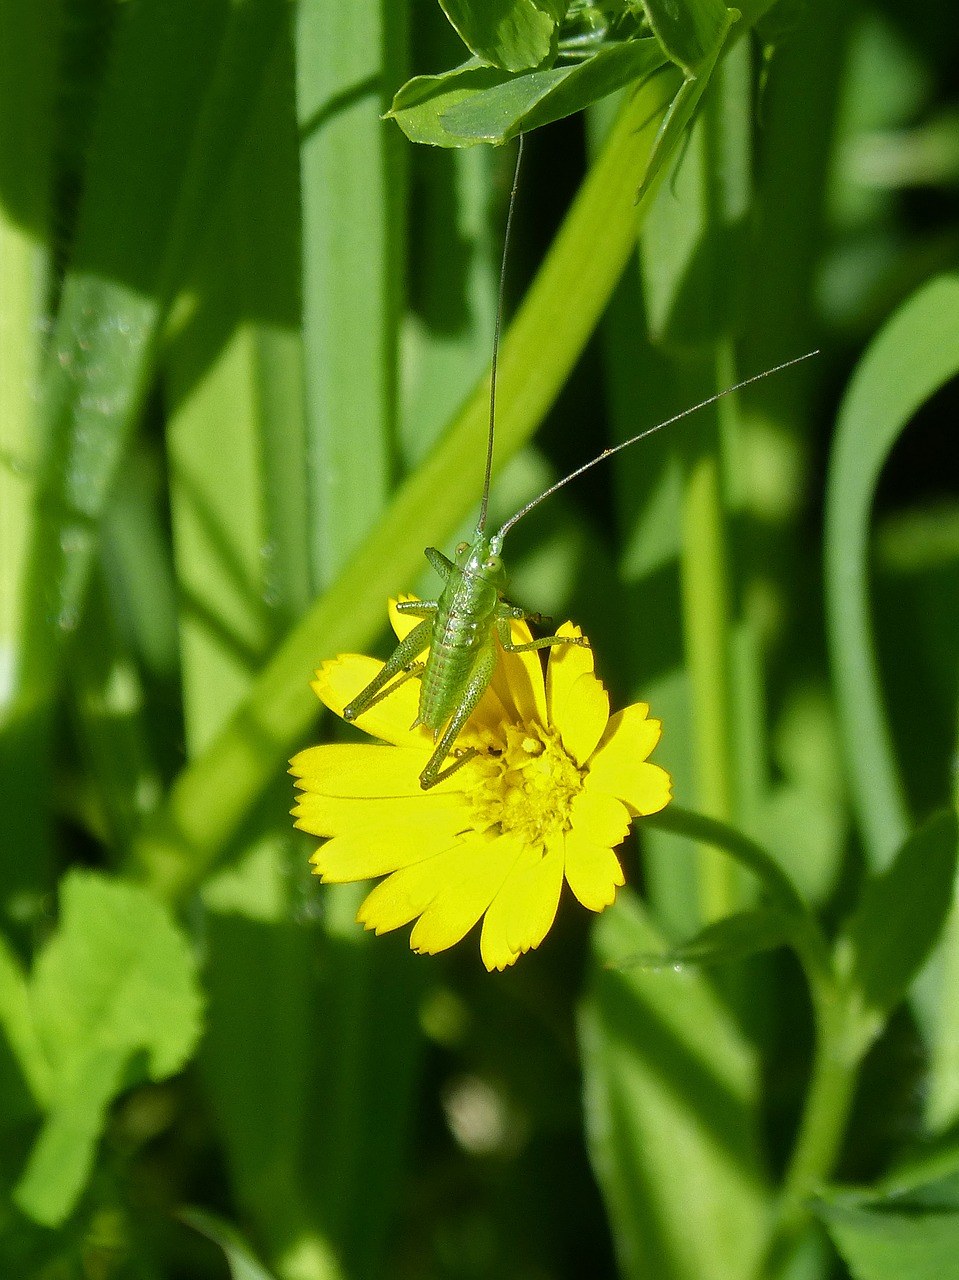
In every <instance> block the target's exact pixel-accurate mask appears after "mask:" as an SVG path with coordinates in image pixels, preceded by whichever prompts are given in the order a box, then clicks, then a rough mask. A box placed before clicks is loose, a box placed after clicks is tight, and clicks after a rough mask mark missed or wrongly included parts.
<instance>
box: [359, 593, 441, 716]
mask: <svg viewBox="0 0 959 1280" xmlns="http://www.w3.org/2000/svg"><path fill="white" fill-rule="evenodd" d="M432 628H433V623H432V619H430V618H424V619H423V621H422V622H420V623H417V625H416V626H415V627H414V628H413V630H412V631H411V632H410V634H409V635H408V636H407V637H406V639H405V640H401V641H400V643H399V644H398V645H397V646H396V648H395V649H394V650H393V652H392V653H391V654H390V656H389V658H388V659H387V660H386V662H385V663H384V664H383V669H382V671H380V672H379V674H378V675H376V676H375V677H374V678H373V679H372V680H371V681H370V683H369V684H368V685H367V686H366V688H365V689H361V690H360V692H359V693H358V694H357V695H356V697H355V698H354V699H353V700H352V701H351V702H348V703H347V704H346V706H345V707H344V708H343V719H344V720H355V719H356V717H357V716H361V715H362V714H363V712H364V711H368V710H369V709H370V707H374V706H376V704H377V703H378V702H381V701H382V700H383V699H384V698H386V697H388V696H389V695H390V694H391V693H393V692H395V690H396V689H398V688H399V687H400V685H402V684H405V683H406V681H407V680H409V679H410V678H411V677H412V676H414V675H416V674H417V671H418V670H422V666H423V664H422V663H417V661H416V659H417V658H418V657H419V656H420V654H421V653H422V652H423V650H424V649H425V648H426V647H427V645H428V644H429V642H430V633H431V631H432ZM397 676H398V677H399V679H398V680H397V678H396V677H397ZM387 686H388V687H387Z"/></svg>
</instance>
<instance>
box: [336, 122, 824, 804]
mask: <svg viewBox="0 0 959 1280" xmlns="http://www.w3.org/2000/svg"><path fill="white" fill-rule="evenodd" d="M519 142H520V147H519V151H518V153H517V158H516V172H515V175H514V178H513V189H512V193H511V195H510V204H509V213H508V215H507V219H506V235H505V239H504V249H503V265H502V268H501V271H500V294H499V306H498V308H497V320H496V329H495V331H494V335H493V361H492V369H491V375H490V416H489V434H488V437H487V449H486V477H485V480H484V483H483V496H482V503H481V506H480V514H479V520H478V521H477V525H476V532H475V533H474V535H473V541H472V542H471V543H469V542H462V543H460V545H459V546H458V547H457V548H456V560H455V563H454V562H453V561H451V560H448V559H447V557H446V556H444V555H443V554H442V552H440V551H437V549H436V548H435V547H427V549H426V558H427V560H429V562H430V564H431V565H432V566H433V568H434V569H435V570H436V572H437V573H438V574H439V576H440V577H441V578H442V579H443V589H442V591H441V592H440V596H439V599H438V600H406V601H402V602H401V603H400V604H398V605H397V609H398V610H399V611H400V612H401V613H405V614H407V615H409V616H411V617H414V618H418V619H419V622H418V623H417V625H416V626H415V627H414V628H413V630H412V631H411V632H410V633H409V635H408V636H407V637H406V638H405V640H402V641H401V642H400V644H398V645H397V647H396V648H395V649H394V651H393V653H392V654H391V656H390V658H389V659H388V660H387V662H386V663H385V664H384V666H383V668H382V670H381V671H380V673H379V674H378V675H377V676H376V678H375V679H374V680H372V681H370V683H369V684H368V685H367V686H366V688H365V689H362V690H361V691H360V692H359V693H358V694H357V696H356V697H355V698H354V699H353V700H352V702H350V703H348V704H347V706H346V707H345V708H344V710H343V716H344V718H345V719H346V720H355V719H356V718H357V716H360V715H362V714H363V712H364V711H368V710H369V709H370V708H371V707H372V706H375V704H376V703H378V702H379V701H380V700H381V699H382V698H386V697H389V695H390V694H391V693H392V692H393V691H394V690H395V689H397V688H398V687H399V686H400V685H401V684H403V683H404V682H405V681H406V680H408V679H411V678H412V677H414V676H420V677H421V683H420V698H419V708H418V714H417V717H416V721H415V724H414V727H415V725H420V724H422V725H425V726H426V728H427V729H429V730H430V731H431V732H432V734H433V741H434V743H435V744H436V747H435V750H434V751H433V754H432V755H431V756H430V758H429V760H428V761H427V763H426V765H425V767H424V769H423V771H422V773H421V774H420V785H421V786H422V787H423V789H424V790H428V789H429V788H430V787H434V786H435V785H436V784H437V783H438V782H442V781H443V779H444V778H448V777H449V776H450V774H452V773H455V772H456V770H457V769H459V768H461V767H462V766H463V765H464V764H465V763H466V762H467V760H469V759H470V758H471V757H472V756H473V755H474V754H475V751H474V750H473V749H472V748H467V749H466V750H462V749H457V747H456V745H455V744H456V739H457V738H458V737H459V735H460V733H461V732H462V730H463V729H464V727H465V726H466V723H467V721H468V720H469V718H470V716H471V715H472V714H473V712H474V710H475V709H476V706H477V704H478V703H479V701H480V699H481V698H482V696H483V694H484V692H485V691H486V689H487V688H488V687H489V684H490V681H491V680H492V679H493V674H494V672H495V670H496V663H497V652H496V651H497V641H498V642H499V644H500V645H501V646H502V648H503V649H505V650H506V651H507V652H509V653H525V652H528V651H530V650H534V649H548V648H551V647H552V646H554V645H569V644H577V645H583V646H586V647H588V641H587V640H585V639H584V638H582V637H579V636H558V635H548V636H542V637H541V638H540V639H538V640H532V641H530V642H528V643H525V644H519V645H516V644H513V642H512V639H511V634H510V623H511V622H513V621H516V620H526V621H529V622H533V623H538V624H539V623H542V622H544V621H545V620H544V619H543V618H541V617H540V615H539V614H536V613H528V612H527V611H526V610H524V609H522V608H521V607H520V606H519V605H516V604H513V603H512V602H511V601H509V600H508V599H507V598H506V594H505V591H506V571H505V569H504V567H503V560H502V555H501V553H502V550H503V539H504V538H505V536H506V534H507V532H508V531H509V530H510V529H511V528H512V527H513V525H514V524H516V522H517V521H518V520H521V519H522V518H523V516H525V515H526V514H527V512H529V511H531V510H532V509H533V507H536V506H538V505H539V504H540V503H541V502H542V501H543V500H544V499H545V498H548V497H550V496H551V495H552V494H554V493H555V492H556V491H557V489H561V488H562V487H563V486H564V485H567V484H569V482H570V481H571V480H575V479H576V478H577V476H581V475H582V474H583V472H584V471H588V470H590V468H591V467H594V466H596V465H597V463H600V462H602V461H604V459H606V458H609V457H611V456H612V455H613V454H615V453H619V452H620V451H621V450H622V449H627V448H629V447H630V445H634V444H636V443H637V442H638V441H640V440H644V439H645V438H646V437H647V436H650V435H652V434H653V432H655V431H660V430H661V429H662V428H663V427H666V426H669V425H670V424H671V423H673V422H677V421H679V419H680V418H685V417H687V416H688V415H689V414H691V413H695V412H696V411H697V410H698V409H704V408H705V407H706V406H707V405H710V404H714V403H715V402H716V401H717V400H719V399H720V398H721V397H722V396H725V395H728V394H729V393H730V392H733V391H738V390H739V389H740V388H742V387H745V386H748V385H749V384H750V383H751V382H756V381H757V380H758V379H759V378H765V377H767V376H768V375H769V374H770V373H777V372H779V370H780V369H786V368H788V367H789V366H790V365H793V364H797V363H798V362H799V361H800V360H806V359H808V357H809V356H810V355H815V354H816V352H809V353H807V355H804V356H799V357H797V358H796V359H793V360H788V361H786V362H785V364H781V365H777V366H776V368H775V369H767V370H766V371H765V372H764V373H760V374H756V375H754V376H753V377H752V378H747V379H745V381H743V382H739V383H737V384H736V386H733V387H728V388H727V389H726V390H724V391H721V392H719V393H718V394H717V395H713V396H710V397H709V398H708V399H706V400H703V401H702V402H701V403H700V404H697V405H694V406H693V407H692V408H690V409H685V410H683V412H682V413H678V414H676V415H675V416H674V417H672V418H668V419H667V420H666V421H665V422H660V423H657V424H656V425H655V426H652V427H648V428H647V429H646V430H645V431H641V432H640V433H639V435H636V436H633V437H632V438H631V439H629V440H624V441H623V442H622V443H620V444H617V445H614V446H613V447H612V448H610V449H606V450H604V451H603V453H601V454H599V456H598V457H596V458H593V459H592V460H591V461H589V462H587V463H584V464H583V466H581V467H578V468H577V469H576V470H575V471H573V472H571V473H570V474H569V475H568V476H564V477H563V479H562V480H558V481H557V482H556V483H555V484H553V485H550V487H549V488H548V489H546V490H545V492H543V493H541V494H539V496H538V497H536V498H533V500H532V501H531V502H528V503H527V504H526V505H525V506H524V507H523V508H521V510H519V511H517V512H516V513H515V515H513V516H511V517H510V519H509V520H507V521H506V523H505V524H504V525H503V526H502V527H501V528H500V529H499V530H498V532H496V533H494V534H491V535H487V533H486V512H487V506H488V503H489V488H490V477H491V475H492V463H493V435H494V423H495V407H496V356H497V350H498V346H499V330H500V316H501V314H502V306H503V283H504V278H505V267H506V246H507V245H508V244H509V232H510V224H511V222H512V216H513V205H514V201H515V198H516V186H517V180H518V177H519V165H520V159H521V156H522V142H523V139H522V136H520V139H519ZM427 649H428V650H429V655H428V657H427V658H426V660H425V662H424V661H421V660H420V656H421V654H423V653H425V652H426V650H427ZM449 756H452V757H453V763H452V764H450V765H448V766H447V767H446V768H444V767H443V766H444V762H445V761H446V759H447V757H449Z"/></svg>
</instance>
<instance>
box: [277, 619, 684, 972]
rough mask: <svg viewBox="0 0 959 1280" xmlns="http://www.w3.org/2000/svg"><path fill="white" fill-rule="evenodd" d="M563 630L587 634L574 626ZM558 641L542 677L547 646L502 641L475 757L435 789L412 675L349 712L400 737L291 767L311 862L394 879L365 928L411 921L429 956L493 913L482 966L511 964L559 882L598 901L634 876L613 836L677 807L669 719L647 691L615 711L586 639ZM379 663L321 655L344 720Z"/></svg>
mask: <svg viewBox="0 0 959 1280" xmlns="http://www.w3.org/2000/svg"><path fill="white" fill-rule="evenodd" d="M390 620H391V622H392V624H393V628H394V630H395V631H396V633H397V635H398V636H399V638H400V639H402V638H403V637H404V636H405V635H406V634H408V632H409V631H410V630H411V629H412V627H413V626H415V625H416V622H417V619H415V618H410V617H409V616H408V615H403V614H399V613H397V611H396V609H395V607H394V606H393V603H392V602H391V608H390ZM512 628H513V635H512V638H513V642H514V644H516V643H523V642H526V641H529V640H530V638H531V636H530V632H529V628H528V627H527V626H526V624H525V623H523V622H514V623H513V624H512ZM559 634H560V635H569V636H578V635H581V634H582V632H581V631H580V630H579V628H578V627H575V626H573V625H572V624H571V623H568V622H567V623H564V625H563V626H562V627H560V628H559ZM548 652H549V658H548V663H547V671H546V679H545V681H544V679H543V667H542V663H541V661H540V657H539V654H538V653H536V652H531V653H508V652H505V651H503V650H500V653H499V661H498V663H497V668H496V674H495V676H494V678H493V682H492V684H491V685H490V687H489V688H488V689H487V691H486V693H485V694H484V695H483V698H482V699H481V701H480V703H479V705H478V707H477V708H476V711H475V712H474V714H473V716H472V717H471V719H470V721H469V724H468V725H467V726H466V728H465V729H464V731H463V733H462V734H461V735H460V737H459V738H458V740H457V744H456V745H457V748H458V749H462V748H467V747H472V748H474V750H475V751H476V755H475V756H473V757H472V759H470V760H468V761H467V762H466V763H465V764H464V765H463V766H462V767H461V768H460V769H458V770H457V771H456V772H455V773H454V774H452V775H451V776H450V777H449V778H446V779H445V780H444V781H443V782H440V783H438V784H437V785H436V786H435V787H433V788H432V789H431V790H429V791H424V790H423V789H422V788H421V787H420V780H419V775H420V772H421V771H422V769H423V766H424V765H425V764H426V762H427V760H428V759H429V757H430V755H431V754H432V752H433V749H434V744H433V737H432V734H431V733H430V732H429V731H428V730H427V729H425V728H424V727H423V726H422V725H420V726H418V727H416V728H414V729H411V728H410V725H411V724H412V723H413V721H414V720H415V718H416V712H417V704H418V700H419V681H418V680H417V679H409V680H407V681H405V682H404V683H403V684H402V685H400V687H399V688H397V689H395V690H394V691H393V692H392V693H390V694H389V695H388V696H387V697H386V698H384V699H383V700H382V701H381V702H379V703H377V704H376V705H375V706H374V707H372V708H371V709H370V710H368V711H366V712H365V713H364V714H363V715H361V716H358V717H357V719H356V720H355V721H354V723H355V724H356V725H357V726H358V727H359V728H360V729H362V730H364V732H366V733H368V734H370V735H371V736H372V737H374V738H379V739H380V740H381V743H388V744H391V745H389V746H384V745H381V744H374V743H356V744H344V743H335V744H331V745H326V746H319V747H310V748H308V749H307V750H306V751H301V752H300V753H299V755H297V756H295V757H294V758H293V760H292V761H291V762H290V763H291V769H290V772H291V773H292V774H293V775H294V776H295V777H296V779H297V786H298V787H299V788H300V791H301V794H300V796H299V797H298V804H297V805H296V808H295V809H294V810H293V813H294V816H295V818H296V825H297V826H298V827H300V828H302V829H303V830H304V831H309V832H311V833H312V834H313V835H316V836H322V837H324V838H325V843H324V844H322V845H320V847H319V849H317V851H316V853H314V855H313V857H312V859H311V861H312V862H313V864H314V866H313V870H314V873H315V874H316V875H319V876H321V877H322V879H323V880H324V881H325V882H328V883H334V884H339V883H343V882H346V881H354V880H366V879H372V878H374V877H378V876H385V877H386V878H385V879H384V880H381V881H380V883H379V884H378V885H376V887H375V888H374V889H373V891H372V892H371V893H370V894H369V895H368V897H367V898H366V900H365V901H364V902H363V905H362V906H361V907H360V910H359V913H358V915H357V919H358V920H359V921H360V923H362V924H363V925H365V926H366V928H367V929H374V930H375V931H376V932H377V933H385V932H387V931H389V930H391V929H397V928H399V927H400V926H401V925H405V924H409V922H410V921H412V920H415V921H416V924H415V925H414V927H413V931H412V934H411V936H410V946H411V947H412V948H413V950H414V951H417V952H421V953H423V952H427V953H430V954H433V953H435V952H437V951H443V950H445V949H446V948H447V947H451V946H453V944H454V943H456V942H459V941H460V939H461V938H463V937H464V936H465V935H466V934H467V933H468V932H469V931H470V929H472V928H473V926H474V925H475V924H477V922H478V921H479V920H480V919H482V921H483V928H482V933H481V936H480V952H481V954H482V957H483V963H484V964H485V965H486V967H487V969H504V968H506V966H507V965H511V964H514V963H515V962H516V960H517V959H518V957H519V956H521V955H522V954H523V952H524V951H528V950H530V948H532V947H537V946H539V944H540V943H541V942H542V940H543V938H545V936H546V934H547V933H548V931H549V928H550V926H551V925H552V923H553V920H554V919H555V917H556V910H557V907H558V905H559V899H560V893H561V891H562V887H563V881H564V880H565V881H566V883H567V884H568V885H569V887H570V889H571V890H572V892H573V894H574V895H575V896H576V897H577V898H578V899H579V901H580V902H581V903H582V904H583V906H584V907H588V908H589V910H590V911H602V910H603V908H604V907H608V906H609V905H610V903H611V902H612V901H613V899H614V898H615V896H616V889H617V886H619V885H621V884H623V882H624V881H623V872H622V868H621V866H620V863H619V859H618V858H617V857H616V854H615V853H614V852H613V849H614V847H615V846H616V845H618V844H619V843H620V842H621V841H622V840H623V838H624V837H625V835H626V832H627V830H628V828H629V824H630V821H631V819H632V818H634V817H636V816H637V815H640V814H649V813H657V812H658V811H659V810H660V809H662V808H664V807H665V806H666V805H667V804H668V803H669V799H670V778H669V774H668V773H667V772H666V771H665V769H662V768H660V767H659V765H655V764H650V763H648V761H647V757H648V756H649V754H650V752H651V751H652V749H653V747H654V746H655V745H656V743H657V742H658V741H659V736H660V732H661V724H660V721H658V720H651V719H649V716H648V711H649V708H648V707H647V706H646V704H645V703H642V702H640V703H636V704H635V705H634V706H630V707H626V708H625V709H624V710H623V711H618V712H616V714H615V715H613V716H610V714H609V697H608V695H607V693H606V690H605V689H604V688H603V685H602V684H601V683H600V681H599V680H598V679H597V677H596V676H595V675H594V673H593V654H592V650H591V649H588V648H584V647H582V646H579V645H556V646H554V647H553V648H551V649H550V650H549V651H548ZM382 665H383V664H382V663H381V662H378V661H377V660H376V659H374V658H368V657H364V656H363V655H361V654H342V655H341V656H340V657H338V658H335V659H333V661H331V662H326V663H324V664H323V666H322V667H321V668H320V670H319V671H318V672H317V678H316V680H315V681H314V683H313V688H314V690H315V691H316V693H317V695H318V696H319V698H320V699H321V701H323V702H324V703H325V704H326V705H327V706H328V707H329V708H330V709H331V710H332V711H335V712H336V713H337V715H342V713H343V708H344V707H345V706H346V704H347V703H348V702H349V701H350V700H351V699H352V698H354V697H355V696H356V695H357V694H358V693H359V692H360V691H361V690H362V689H364V688H365V687H366V685H368V684H369V682H370V681H371V680H372V679H373V677H374V676H375V675H376V674H377V673H378V672H379V671H380V669H381V667H382Z"/></svg>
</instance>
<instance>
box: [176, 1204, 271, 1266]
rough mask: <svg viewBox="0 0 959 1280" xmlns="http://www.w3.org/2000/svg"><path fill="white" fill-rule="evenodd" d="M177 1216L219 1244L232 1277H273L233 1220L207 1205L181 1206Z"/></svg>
mask: <svg viewBox="0 0 959 1280" xmlns="http://www.w3.org/2000/svg"><path fill="white" fill-rule="evenodd" d="M177 1217H178V1218H179V1219H180V1221H181V1222H185V1223H186V1225H187V1226H188V1227H192V1228H193V1229H194V1231H199V1233H200V1234H201V1235H203V1236H206V1238H207V1239H208V1240H212V1241H213V1243H214V1244H218V1245H219V1246H220V1248H221V1249H222V1250H223V1252H224V1254H225V1255H226V1260H227V1262H228V1263H229V1266H230V1275H231V1277H232V1280H273V1276H272V1274H271V1273H270V1272H269V1271H267V1269H266V1267H264V1266H263V1265H262V1263H261V1262H259V1260H258V1259H257V1257H256V1255H255V1254H254V1252H253V1250H252V1249H251V1248H250V1246H249V1245H248V1244H247V1242H246V1241H245V1240H244V1239H243V1237H242V1236H241V1235H240V1233H239V1231H237V1229H236V1227H234V1226H233V1225H232V1224H231V1223H229V1222H224V1220H223V1219H222V1218H219V1217H217V1216H216V1214H213V1213H207V1212H206V1210H205V1209H181V1210H180V1212H179V1213H178V1214H177Z"/></svg>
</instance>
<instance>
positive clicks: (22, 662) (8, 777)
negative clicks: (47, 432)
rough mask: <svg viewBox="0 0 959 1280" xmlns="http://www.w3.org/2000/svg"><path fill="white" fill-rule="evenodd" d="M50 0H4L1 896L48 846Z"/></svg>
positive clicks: (0, 126)
mask: <svg viewBox="0 0 959 1280" xmlns="http://www.w3.org/2000/svg"><path fill="white" fill-rule="evenodd" d="M58 15H59V6H58V4H57V3H56V2H55V0H5V2H4V3H3V4H2V5H0V27H2V31H3V38H2V40H0V776H2V778H3V784H2V785H0V829H2V830H3V832H4V838H5V839H6V840H7V841H9V847H10V848H15V849H16V850H17V856H16V857H15V858H13V857H7V858H3V859H2V860H0V862H2V866H0V902H2V903H3V906H4V909H6V908H7V907H8V906H9V905H10V902H11V898H12V897H13V896H14V895H15V894H17V893H19V892H22V891H25V892H27V893H33V892H36V891H38V890H39V889H40V888H41V886H42V885H43V882H44V880H45V877H46V871H47V868H48V863H49V857H50V850H49V842H50V834H51V833H50V825H49V806H48V803H47V801H46V797H47V796H49V792H50V786H49V781H48V778H47V776H46V773H45V770H46V761H47V749H48V743H47V732H48V725H47V723H46V718H45V716H44V714H43V713H42V711H41V710H40V708H38V707H37V706H36V705H33V704H32V703H31V702H30V701H29V699H27V698H25V697H24V687H25V684H26V681H27V668H28V665H29V653H28V651H27V646H26V643H25V641H26V636H25V627H26V613H27V600H26V595H27V580H28V565H29V541H30V521H31V511H32V509H33V505H34V502H35V490H36V478H37V464H38V457H37V447H36V417H35V410H36V403H35V397H36V385H37V379H38V376H39V372H40V366H41V355H42V344H43V338H44V334H45V330H46V315H47V300H46V290H47V285H48V272H49V242H50V234H51V228H52V221H53V214H52V207H51V206H52V182H53V163H52V151H53V97H54V84H55V73H56V60H57V56H58V48H59V44H58V38H57V18H58Z"/></svg>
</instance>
